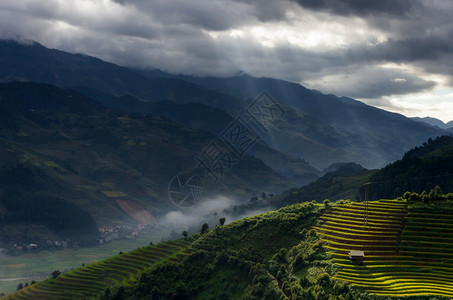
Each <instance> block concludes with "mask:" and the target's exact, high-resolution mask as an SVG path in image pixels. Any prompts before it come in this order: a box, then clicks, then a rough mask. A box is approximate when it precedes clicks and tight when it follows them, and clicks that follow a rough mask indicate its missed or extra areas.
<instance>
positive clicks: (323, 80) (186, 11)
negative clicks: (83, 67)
mask: <svg viewBox="0 0 453 300" xmlns="http://www.w3.org/2000/svg"><path fill="white" fill-rule="evenodd" d="M452 16H453V1H450V0H443V1H442V0H438V1H437V0H425V1H422V0H376V1H367V0H280V1H278V0H250V1H246V0H203V1H199V0H66V1H64V0H60V1H58V0H44V1H41V0H19V1H11V0H0V37H4V38H5V37H6V38H8V37H14V36H22V37H24V38H28V39H32V40H35V41H37V42H39V43H41V44H43V45H44V46H47V47H50V48H57V49H61V50H65V51H68V52H72V53H76V52H79V53H86V54H89V55H93V56H97V57H100V58H102V59H104V60H107V61H111V62H114V63H117V64H120V65H124V66H134V67H152V68H160V69H162V70H165V71H168V72H172V73H185V74H195V75H215V76H229V75H234V74H238V72H240V71H244V72H246V73H249V74H251V75H253V76H257V77H261V76H266V77H275V78H280V79H285V80H290V81H293V82H299V83H301V84H302V85H304V86H306V87H308V88H312V89H317V90H320V91H322V92H324V93H334V94H336V95H338V96H349V97H353V98H356V99H359V100H362V101H364V102H366V103H368V104H372V105H375V106H378V107H381V108H384V109H387V110H391V111H396V112H400V113H403V114H405V115H407V116H428V115H429V116H432V117H436V118H439V119H441V120H443V121H450V120H452V119H453V63H452V62H453V17H452Z"/></svg>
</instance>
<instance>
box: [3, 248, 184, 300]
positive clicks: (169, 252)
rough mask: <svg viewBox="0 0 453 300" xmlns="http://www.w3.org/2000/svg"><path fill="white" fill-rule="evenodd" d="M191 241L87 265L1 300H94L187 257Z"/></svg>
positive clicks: (122, 255) (140, 249) (121, 254)
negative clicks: (157, 268)
mask: <svg viewBox="0 0 453 300" xmlns="http://www.w3.org/2000/svg"><path fill="white" fill-rule="evenodd" d="M187 246H188V242H186V241H184V240H176V241H169V242H163V243H159V244H157V245H153V246H146V247H142V248H139V249H137V250H133V251H131V252H128V253H120V254H118V255H116V256H113V257H111V258H108V259H105V260H101V261H99V262H96V263H93V264H90V265H86V266H83V267H80V268H77V269H74V270H72V271H69V272H65V273H63V274H61V275H59V276H58V277H56V278H50V279H47V280H44V281H42V282H39V283H36V284H33V285H30V286H27V287H25V288H23V289H21V290H19V291H17V292H16V293H14V294H12V295H10V296H7V297H5V298H2V299H92V298H97V297H99V295H100V294H102V293H104V291H105V290H106V288H108V287H109V286H114V285H121V284H130V283H132V282H134V281H136V280H137V278H138V277H139V276H140V275H141V274H142V273H143V272H144V271H146V270H148V269H150V268H151V267H153V266H155V265H158V264H161V263H164V262H168V261H170V262H176V261H179V260H181V259H182V257H184V256H186V255H187V254H188V253H187V252H185V249H186V248H187Z"/></svg>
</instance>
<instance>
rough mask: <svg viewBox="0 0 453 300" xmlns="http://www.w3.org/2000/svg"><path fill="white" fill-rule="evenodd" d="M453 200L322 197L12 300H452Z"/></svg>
mask: <svg viewBox="0 0 453 300" xmlns="http://www.w3.org/2000/svg"><path fill="white" fill-rule="evenodd" d="M406 196H407V197H406ZM451 196H452V195H451V194H448V197H447V196H446V195H441V196H439V197H440V198H442V197H443V198H442V199H441V201H437V200H436V201H432V200H434V199H435V198H436V196H435V194H433V195H431V193H430V196H429V197H430V198H429V197H428V196H427V195H425V194H422V195H418V194H415V193H413V194H408V195H405V199H402V198H399V199H397V200H379V201H367V202H349V201H343V200H342V201H338V202H337V203H329V202H328V201H325V202H324V205H322V204H317V203H315V202H314V201H312V202H304V203H298V204H294V205H291V206H286V207H283V208H281V209H279V210H277V211H270V212H267V213H264V214H260V215H256V216H253V217H249V218H245V219H242V220H238V221H234V222H231V223H229V224H227V225H222V224H221V225H220V226H219V225H217V226H215V227H214V228H212V229H208V225H207V224H204V225H203V226H202V230H201V231H200V232H199V233H194V234H192V235H191V236H190V237H185V238H184V239H179V240H174V241H168V242H163V243H159V244H157V245H153V246H147V247H142V248H139V249H137V250H133V251H131V252H128V253H121V254H118V255H116V256H114V257H111V258H109V259H105V260H101V261H99V262H96V263H93V264H90V265H87V266H83V267H80V268H78V269H74V270H71V271H68V272H65V273H63V274H61V275H59V276H58V277H56V278H51V279H47V280H44V281H42V282H38V283H35V284H32V285H30V286H27V287H25V288H23V289H21V290H19V291H17V292H15V293H13V294H11V295H9V296H6V297H5V298H2V300H3V299H102V300H107V299H108V300H113V299H130V300H132V299H200V300H201V299H247V300H248V299H256V300H258V299H269V300H273V299H323V300H324V299H325V300H334V299H348V300H349V299H370V300H371V299H372V300H377V299H379V300H384V299H390V298H392V297H397V299H402V298H404V299H406V297H408V299H438V298H446V299H448V298H452V297H453V212H452V209H451V200H452V197H451ZM414 198H417V199H418V200H414ZM421 200H423V201H421ZM221 223H222V222H221ZM205 225H206V226H205ZM432 297H436V298H432Z"/></svg>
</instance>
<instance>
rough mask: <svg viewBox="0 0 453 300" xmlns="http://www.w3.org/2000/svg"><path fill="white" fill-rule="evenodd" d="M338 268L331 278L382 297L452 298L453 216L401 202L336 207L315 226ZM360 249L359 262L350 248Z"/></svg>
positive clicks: (388, 201)
mask: <svg viewBox="0 0 453 300" xmlns="http://www.w3.org/2000/svg"><path fill="white" fill-rule="evenodd" d="M314 228H315V229H316V230H317V232H318V234H319V235H320V236H321V240H322V241H323V242H324V247H325V248H326V249H328V251H329V253H330V254H332V256H333V261H334V263H335V264H336V265H337V266H339V267H341V269H340V271H339V272H337V273H336V274H335V275H334V276H333V278H334V279H341V280H344V281H346V282H348V283H351V284H353V285H355V286H358V287H363V288H364V289H365V290H366V291H368V292H369V293H372V294H377V295H382V296H414V295H417V296H423V295H437V296H446V297H453V214H450V213H430V212H419V211H415V210H410V209H409V210H408V205H407V202H406V201H396V200H380V201H370V202H368V203H367V205H366V204H365V203H363V202H362V203H349V204H344V205H336V206H334V207H332V208H330V209H328V210H327V211H326V212H325V213H324V214H323V215H322V216H321V217H320V225H319V226H315V227H314ZM354 250H356V251H363V252H364V257H363V263H357V262H353V261H352V260H351V259H350V257H349V252H350V251H354Z"/></svg>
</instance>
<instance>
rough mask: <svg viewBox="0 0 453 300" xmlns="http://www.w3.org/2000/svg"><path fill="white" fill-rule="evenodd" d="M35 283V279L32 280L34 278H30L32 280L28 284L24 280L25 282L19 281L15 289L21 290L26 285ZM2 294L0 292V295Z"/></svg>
mask: <svg viewBox="0 0 453 300" xmlns="http://www.w3.org/2000/svg"><path fill="white" fill-rule="evenodd" d="M35 283H36V281H34V280H32V281H31V282H30V284H28V282H26V283H22V282H21V283H19V285H18V286H17V288H16V290H17V291H18V290H21V289H23V288H26V287H27V286H29V285H33V284H35ZM2 294H3V293H2ZM2 294H0V297H1V296H2ZM3 296H4V295H3Z"/></svg>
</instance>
